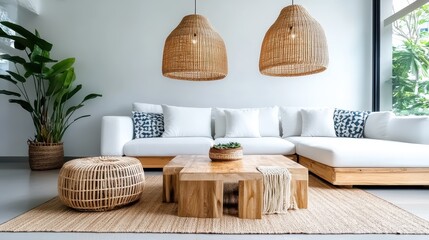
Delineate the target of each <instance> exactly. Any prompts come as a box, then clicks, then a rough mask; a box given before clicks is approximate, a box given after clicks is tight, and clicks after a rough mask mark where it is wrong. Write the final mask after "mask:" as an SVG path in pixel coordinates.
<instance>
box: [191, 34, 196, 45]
mask: <svg viewBox="0 0 429 240" xmlns="http://www.w3.org/2000/svg"><path fill="white" fill-rule="evenodd" d="M192 44H197V33H194V37H193V38H192Z"/></svg>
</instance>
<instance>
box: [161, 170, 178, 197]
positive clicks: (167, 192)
mask: <svg viewBox="0 0 429 240" xmlns="http://www.w3.org/2000/svg"><path fill="white" fill-rule="evenodd" d="M162 178H163V179H162V201H163V202H166V203H172V202H175V203H177V202H178V201H179V173H176V174H164V175H163V176H162Z"/></svg>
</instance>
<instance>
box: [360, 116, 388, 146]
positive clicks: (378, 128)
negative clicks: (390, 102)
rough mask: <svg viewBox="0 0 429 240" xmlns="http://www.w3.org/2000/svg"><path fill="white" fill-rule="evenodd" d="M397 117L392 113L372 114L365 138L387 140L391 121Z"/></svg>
mask: <svg viewBox="0 0 429 240" xmlns="http://www.w3.org/2000/svg"><path fill="white" fill-rule="evenodd" d="M393 116H395V115H394V114H393V113H392V112H372V113H370V114H369V115H368V118H367V119H366V123H365V129H364V136H365V137H366V138H373V139H384V140H386V139H387V130H388V129H387V127H388V125H389V121H390V119H391V118H392V117H393Z"/></svg>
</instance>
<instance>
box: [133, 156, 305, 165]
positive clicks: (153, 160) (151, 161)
mask: <svg viewBox="0 0 429 240" xmlns="http://www.w3.org/2000/svg"><path fill="white" fill-rule="evenodd" d="M174 157H175V156H170V157H135V158H137V159H138V160H140V162H141V163H142V165H143V167H144V168H163V167H164V166H165V165H166V164H167V163H168V162H170V161H171V159H173V158H174ZM286 157H288V158H290V159H292V160H294V161H295V162H297V161H298V155H296V154H292V155H286Z"/></svg>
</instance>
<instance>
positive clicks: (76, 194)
mask: <svg viewBox="0 0 429 240" xmlns="http://www.w3.org/2000/svg"><path fill="white" fill-rule="evenodd" d="M144 183H145V178H144V171H143V167H142V165H141V163H140V161H139V160H138V159H135V158H130V157H91V158H80V159H75V160H72V161H69V162H67V163H65V164H64V165H63V167H62V168H61V170H60V174H59V177H58V196H59V198H60V200H61V201H62V202H63V203H64V204H65V205H66V206H69V207H71V208H74V209H77V210H81V211H107V210H112V209H114V208H118V207H121V206H124V205H127V204H129V203H132V202H134V201H138V200H139V199H140V196H141V194H142V192H143V189H144Z"/></svg>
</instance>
